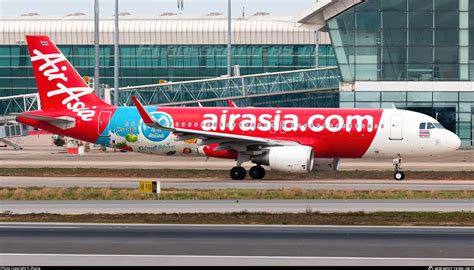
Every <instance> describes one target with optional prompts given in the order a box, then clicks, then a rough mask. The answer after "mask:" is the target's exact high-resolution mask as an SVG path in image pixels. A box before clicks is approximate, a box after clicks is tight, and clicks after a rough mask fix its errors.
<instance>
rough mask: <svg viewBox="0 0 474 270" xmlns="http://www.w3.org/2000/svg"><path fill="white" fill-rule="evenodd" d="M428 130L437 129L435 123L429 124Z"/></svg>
mask: <svg viewBox="0 0 474 270" xmlns="http://www.w3.org/2000/svg"><path fill="white" fill-rule="evenodd" d="M427 128H428V129H435V128H436V127H435V125H434V124H433V123H428V126H427Z"/></svg>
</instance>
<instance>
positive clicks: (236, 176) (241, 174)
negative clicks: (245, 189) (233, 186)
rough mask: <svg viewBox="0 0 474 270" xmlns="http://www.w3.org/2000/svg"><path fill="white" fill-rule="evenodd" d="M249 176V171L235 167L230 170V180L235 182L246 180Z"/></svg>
mask: <svg viewBox="0 0 474 270" xmlns="http://www.w3.org/2000/svg"><path fill="white" fill-rule="evenodd" d="M246 176H247V171H246V170H245V169H244V168H242V167H234V168H232V169H231V170H230V178H232V179H233V180H244V179H245V177H246Z"/></svg>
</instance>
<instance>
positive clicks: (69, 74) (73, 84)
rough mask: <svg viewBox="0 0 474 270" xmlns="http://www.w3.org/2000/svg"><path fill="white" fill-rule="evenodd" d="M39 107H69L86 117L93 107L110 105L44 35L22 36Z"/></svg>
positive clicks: (57, 108)
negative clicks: (31, 69) (27, 51)
mask: <svg viewBox="0 0 474 270" xmlns="http://www.w3.org/2000/svg"><path fill="white" fill-rule="evenodd" d="M26 42H27V43H28V49H29V51H30V57H31V63H32V65H33V71H34V75H35V78H36V85H37V87H38V92H39V97H40V103H41V108H42V109H43V110H61V109H64V110H70V111H73V112H75V113H76V114H77V115H78V116H80V117H83V116H85V118H86V119H87V115H91V114H93V113H92V112H93V111H94V110H95V109H96V108H100V107H110V105H109V104H107V103H105V102H104V101H103V100H101V99H100V98H99V97H97V96H96V95H95V94H94V90H93V89H91V88H90V87H89V86H88V85H87V84H86V82H85V81H84V80H83V79H82V77H81V75H79V73H78V72H77V71H76V70H75V69H74V67H73V66H72V65H71V63H69V61H68V60H67V59H66V57H65V56H64V55H63V54H62V53H61V51H60V50H59V49H58V48H57V47H56V45H55V44H54V43H53V42H52V41H51V40H50V39H49V37H47V36H32V35H27V36H26Z"/></svg>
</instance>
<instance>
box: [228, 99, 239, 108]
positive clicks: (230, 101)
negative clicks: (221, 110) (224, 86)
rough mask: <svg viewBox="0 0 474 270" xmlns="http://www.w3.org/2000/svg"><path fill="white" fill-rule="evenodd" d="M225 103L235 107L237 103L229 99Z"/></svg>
mask: <svg viewBox="0 0 474 270" xmlns="http://www.w3.org/2000/svg"><path fill="white" fill-rule="evenodd" d="M227 104H229V107H232V108H237V105H235V103H234V102H233V101H232V100H231V99H228V100H227Z"/></svg>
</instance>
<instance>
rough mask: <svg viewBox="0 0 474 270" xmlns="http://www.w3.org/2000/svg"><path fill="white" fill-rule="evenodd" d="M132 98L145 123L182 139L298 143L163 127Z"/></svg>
mask: <svg viewBox="0 0 474 270" xmlns="http://www.w3.org/2000/svg"><path fill="white" fill-rule="evenodd" d="M132 99H133V102H134V103H135V106H136V107H137V109H138V112H139V113H140V116H141V117H142V119H143V122H144V123H145V125H147V126H149V127H152V128H156V129H161V130H167V131H170V132H173V133H175V134H179V135H180V137H182V138H183V139H190V138H201V139H203V140H207V141H212V142H217V143H223V142H226V143H227V142H237V143H238V142H240V143H251V144H259V145H279V146H287V145H299V143H297V142H293V141H282V140H272V139H266V138H259V137H252V136H244V135H235V134H226V133H220V132H210V131H203V130H192V129H185V128H170V127H165V126H163V125H160V124H159V123H158V122H157V121H156V119H155V118H154V117H153V116H152V115H150V114H149V113H148V111H147V110H146V109H145V107H144V106H143V105H142V104H141V103H140V101H138V99H137V98H136V97H132ZM208 143H210V142H208Z"/></svg>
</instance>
